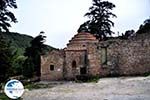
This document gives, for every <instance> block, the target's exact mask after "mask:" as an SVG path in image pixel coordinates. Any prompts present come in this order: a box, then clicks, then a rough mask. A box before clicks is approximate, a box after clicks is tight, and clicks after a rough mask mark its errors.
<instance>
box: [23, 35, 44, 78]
mask: <svg viewBox="0 0 150 100" xmlns="http://www.w3.org/2000/svg"><path fill="white" fill-rule="evenodd" d="M43 33H44V32H40V34H39V35H38V36H36V37H35V38H34V39H33V40H32V41H31V42H30V43H31V46H30V47H28V48H26V50H25V54H24V55H25V56H26V57H27V59H31V60H29V61H32V62H30V63H32V64H33V66H34V71H33V72H32V73H35V74H36V76H40V75H41V74H40V73H41V70H40V69H41V68H40V66H41V60H40V55H41V54H43V51H44V49H45V47H46V45H45V44H44V42H45V38H46V36H44V35H43Z"/></svg>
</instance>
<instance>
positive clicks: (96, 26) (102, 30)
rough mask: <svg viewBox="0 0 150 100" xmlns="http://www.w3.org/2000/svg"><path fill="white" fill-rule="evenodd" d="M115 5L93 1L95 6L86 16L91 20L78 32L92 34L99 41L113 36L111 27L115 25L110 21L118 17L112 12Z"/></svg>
mask: <svg viewBox="0 0 150 100" xmlns="http://www.w3.org/2000/svg"><path fill="white" fill-rule="evenodd" d="M114 7H115V5H114V4H113V3H111V2H108V1H102V0H93V5H92V6H91V7H90V8H89V12H87V13H86V14H85V16H87V17H88V18H89V20H88V21H86V22H85V23H83V24H82V25H81V26H80V27H79V29H78V32H82V31H84V32H90V33H92V34H94V35H95V36H96V37H97V38H98V39H99V40H101V39H106V37H107V36H108V35H112V34H113V33H114V32H112V31H111V27H112V26H114V23H113V22H112V21H111V20H110V18H111V17H112V18H113V17H116V15H115V14H113V13H112V12H111V10H112V9H113V8H114Z"/></svg>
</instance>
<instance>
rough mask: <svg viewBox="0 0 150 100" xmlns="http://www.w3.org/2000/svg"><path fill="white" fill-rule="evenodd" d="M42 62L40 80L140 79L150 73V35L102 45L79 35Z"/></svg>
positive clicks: (115, 40)
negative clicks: (135, 77) (92, 77)
mask: <svg viewBox="0 0 150 100" xmlns="http://www.w3.org/2000/svg"><path fill="white" fill-rule="evenodd" d="M41 62H42V63H41V80H63V79H73V78H76V76H78V75H91V76H97V75H98V76H101V77H103V76H118V75H143V74H145V73H149V72H150V33H143V34H138V35H137V36H133V37H131V38H129V39H127V40H122V39H118V38H114V39H109V40H107V41H101V42H98V40H96V38H95V37H94V36H93V35H91V34H90V33H78V34H76V35H75V36H74V37H73V38H72V39H71V40H70V41H69V43H68V44H67V47H66V48H64V49H63V50H54V51H51V52H49V54H48V55H44V56H42V57H41ZM51 65H52V66H51ZM50 66H51V67H54V70H52V69H53V68H52V69H51V68H50Z"/></svg>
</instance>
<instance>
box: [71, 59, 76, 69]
mask: <svg viewBox="0 0 150 100" xmlns="http://www.w3.org/2000/svg"><path fill="white" fill-rule="evenodd" d="M76 67H77V64H76V61H75V60H74V61H72V68H76Z"/></svg>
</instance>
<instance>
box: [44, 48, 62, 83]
mask: <svg viewBox="0 0 150 100" xmlns="http://www.w3.org/2000/svg"><path fill="white" fill-rule="evenodd" d="M63 64H64V52H63V51H58V50H53V51H51V52H49V54H48V55H44V56H42V57H41V80H62V79H63ZM50 67H53V68H50Z"/></svg>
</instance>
